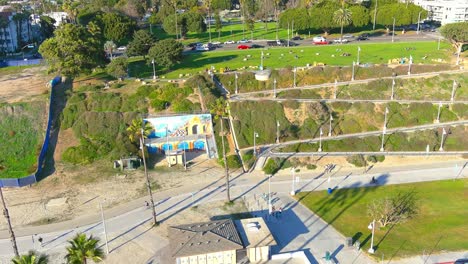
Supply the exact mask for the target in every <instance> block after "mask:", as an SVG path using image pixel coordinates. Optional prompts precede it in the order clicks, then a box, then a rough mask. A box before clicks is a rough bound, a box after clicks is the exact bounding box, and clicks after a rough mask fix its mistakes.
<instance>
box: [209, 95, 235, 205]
mask: <svg viewBox="0 0 468 264" xmlns="http://www.w3.org/2000/svg"><path fill="white" fill-rule="evenodd" d="M210 108H211V110H210V112H211V114H212V115H214V119H215V120H220V121H221V133H220V136H221V145H222V147H223V162H224V169H225V170H224V172H225V178H226V195H227V197H226V198H227V202H230V201H231V194H230V186H229V166H228V163H227V160H226V148H225V146H224V137H225V136H226V134H225V133H224V122H223V120H224V118H226V117H227V116H228V105H227V102H226V101H225V100H224V98H218V99H216V101H215V103H214V104H213V105H211V107H210Z"/></svg>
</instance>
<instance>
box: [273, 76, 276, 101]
mask: <svg viewBox="0 0 468 264" xmlns="http://www.w3.org/2000/svg"><path fill="white" fill-rule="evenodd" d="M273 98H276V78H275V79H274V80H273Z"/></svg>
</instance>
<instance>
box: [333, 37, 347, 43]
mask: <svg viewBox="0 0 468 264" xmlns="http://www.w3.org/2000/svg"><path fill="white" fill-rule="evenodd" d="M348 42H349V40H348V39H345V38H337V39H334V40H333V43H348Z"/></svg>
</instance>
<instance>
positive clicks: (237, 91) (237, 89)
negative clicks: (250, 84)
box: [235, 72, 239, 94]
mask: <svg viewBox="0 0 468 264" xmlns="http://www.w3.org/2000/svg"><path fill="white" fill-rule="evenodd" d="M235 79H236V80H235V83H236V94H237V93H239V87H238V86H237V79H239V76H238V75H237V72H236V77H235Z"/></svg>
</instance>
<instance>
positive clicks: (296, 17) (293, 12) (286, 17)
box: [279, 8, 310, 30]
mask: <svg viewBox="0 0 468 264" xmlns="http://www.w3.org/2000/svg"><path fill="white" fill-rule="evenodd" d="M309 19H310V17H309V14H308V13H307V10H306V9H304V8H291V9H287V10H286V11H284V12H283V13H281V15H280V16H279V25H280V27H281V28H287V27H288V23H289V26H290V27H291V26H292V22H293V21H294V29H296V30H306V29H309V28H310V22H309Z"/></svg>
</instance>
